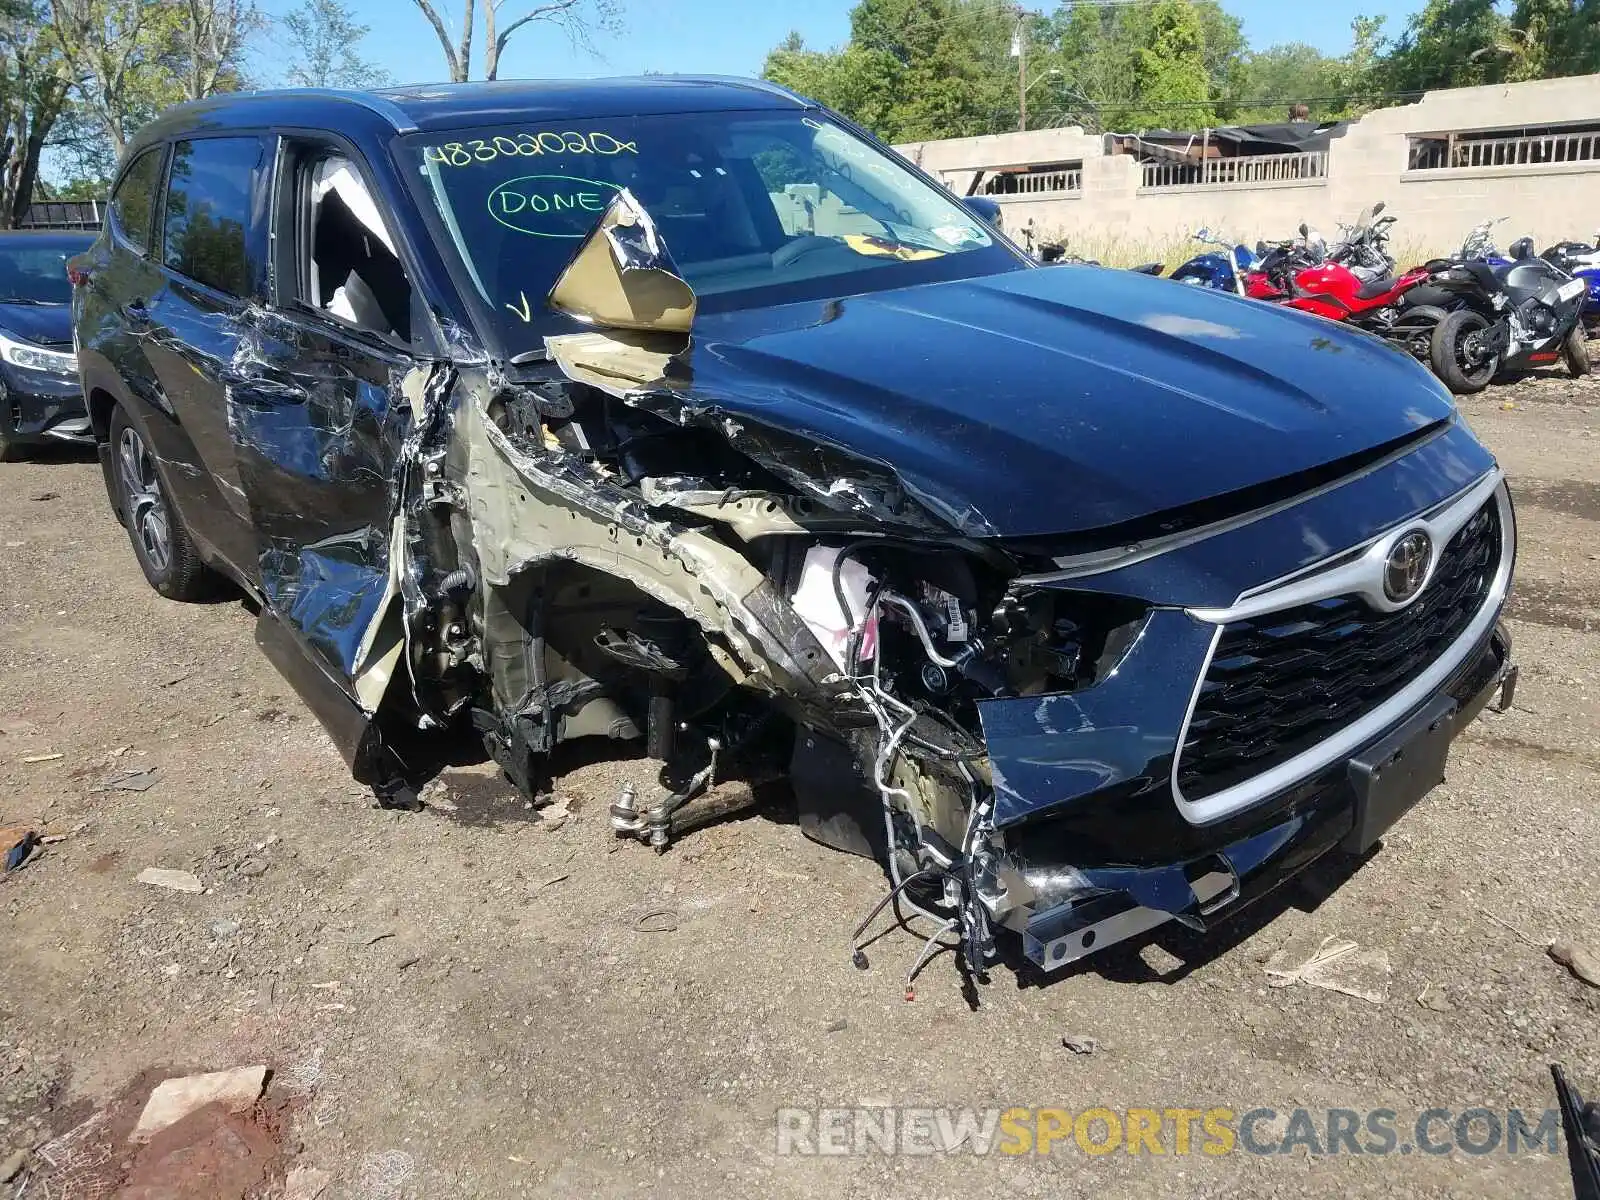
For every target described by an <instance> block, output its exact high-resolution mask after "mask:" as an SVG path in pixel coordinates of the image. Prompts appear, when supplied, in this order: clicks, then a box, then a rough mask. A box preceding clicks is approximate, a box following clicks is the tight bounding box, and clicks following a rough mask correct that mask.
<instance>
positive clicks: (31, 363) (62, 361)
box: [0, 333, 78, 375]
mask: <svg viewBox="0 0 1600 1200" xmlns="http://www.w3.org/2000/svg"><path fill="white" fill-rule="evenodd" d="M0 359H4V360H5V361H6V362H8V363H10V364H11V365H12V366H13V367H21V368H23V369H24V370H27V371H46V372H48V373H49V374H51V375H75V374H77V371H78V356H77V355H76V354H68V353H65V352H63V351H61V350H46V349H45V348H44V347H43V346H35V345H34V344H33V343H32V342H19V341H17V340H16V339H15V338H13V337H10V336H8V335H7V334H4V333H0Z"/></svg>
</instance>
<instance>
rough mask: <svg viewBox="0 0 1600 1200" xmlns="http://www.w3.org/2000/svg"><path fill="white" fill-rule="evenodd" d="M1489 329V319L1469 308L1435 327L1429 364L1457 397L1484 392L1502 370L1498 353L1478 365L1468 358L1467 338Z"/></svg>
mask: <svg viewBox="0 0 1600 1200" xmlns="http://www.w3.org/2000/svg"><path fill="white" fill-rule="evenodd" d="M1488 328H1489V320H1488V318H1487V317H1485V316H1484V315H1483V314H1482V313H1479V312H1474V311H1472V310H1471V309H1470V308H1463V309H1457V310H1456V311H1455V312H1453V313H1450V314H1448V315H1447V316H1446V317H1445V319H1444V320H1442V321H1440V322H1439V324H1438V325H1436V326H1435V327H1434V330H1433V344H1432V346H1431V347H1430V352H1429V355H1428V357H1429V360H1430V365H1431V366H1432V367H1433V373H1434V374H1435V375H1437V376H1438V377H1439V378H1440V379H1441V380H1443V381H1444V385H1445V387H1447V388H1449V389H1450V390H1451V391H1452V392H1454V393H1455V394H1456V395H1458V396H1474V395H1476V394H1477V393H1479V392H1481V391H1483V389H1484V388H1486V387H1488V386H1489V384H1490V382H1491V381H1492V380H1493V379H1494V377H1495V375H1496V373H1498V372H1499V370H1500V356H1499V355H1498V354H1496V355H1493V356H1491V357H1490V358H1488V359H1485V360H1483V361H1482V362H1479V363H1476V364H1474V363H1471V362H1468V361H1467V357H1466V353H1467V348H1468V344H1469V343H1468V339H1469V338H1471V337H1472V336H1473V335H1474V334H1481V333H1482V332H1483V331H1484V330H1486V329H1488Z"/></svg>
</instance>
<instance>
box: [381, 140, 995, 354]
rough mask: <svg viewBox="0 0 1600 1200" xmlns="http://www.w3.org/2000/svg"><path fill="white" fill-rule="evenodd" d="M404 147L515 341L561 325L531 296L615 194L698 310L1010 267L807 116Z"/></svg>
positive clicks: (896, 170) (907, 177)
mask: <svg viewBox="0 0 1600 1200" xmlns="http://www.w3.org/2000/svg"><path fill="white" fill-rule="evenodd" d="M407 146H408V148H409V153H410V154H411V155H413V156H414V157H413V162H414V164H415V168H416V170H417V172H418V175H419V177H420V179H421V181H422V186H423V188H424V190H425V192H426V193H427V196H428V197H429V202H430V203H431V204H432V205H433V206H434V207H436V208H437V210H438V212H439V214H440V217H441V218H442V220H443V222H444V225H445V228H446V229H447V230H448V231H449V236H450V239H451V240H452V241H453V242H454V243H455V246H456V249H457V251H458V252H459V254H460V256H461V258H462V259H463V261H464V262H465V263H466V266H467V269H468V271H469V272H470V273H471V275H472V277H473V282H474V284H475V285H476V286H477V288H478V291H479V292H480V293H481V294H482V295H483V297H484V299H485V300H487V301H488V303H489V305H490V307H491V308H492V309H493V310H494V312H495V314H496V318H497V320H499V321H500V322H501V325H502V331H503V333H504V334H505V338H506V341H507V344H508V345H510V346H512V347H513V348H518V347H526V346H530V345H533V344H535V343H536V342H537V341H538V335H540V334H543V333H548V332H553V331H556V330H563V329H567V328H571V327H573V326H572V323H571V322H570V321H569V320H568V319H567V318H563V317H560V316H558V315H556V314H554V313H551V312H550V311H549V310H548V309H547V308H546V305H545V296H546V294H547V293H548V292H549V290H550V288H551V287H552V286H553V285H554V283H555V281H556V277H557V276H558V275H559V274H560V273H561V270H562V268H563V267H565V266H566V265H567V263H568V262H569V261H570V260H571V258H572V256H573V255H574V253H576V251H577V249H578V247H579V246H580V245H581V244H582V242H583V239H584V238H585V237H587V236H588V234H589V233H590V231H591V230H592V229H593V228H594V227H595V224H596V222H597V221H598V220H599V218H600V215H601V213H602V212H603V211H604V210H605V208H606V206H607V205H608V204H609V203H610V201H611V199H612V197H613V196H614V195H615V194H616V193H617V192H618V191H619V190H621V189H623V188H626V189H628V190H629V191H630V192H631V193H632V195H633V196H634V198H635V199H636V200H637V201H638V202H639V203H640V204H641V205H642V206H643V207H644V209H645V211H646V212H648V213H649V214H650V215H651V217H652V218H654V221H655V224H656V227H657V229H658V230H659V231H660V234H661V237H662V239H663V240H664V241H665V243H666V246H667V249H668V250H669V252H670V253H671V255H672V257H673V259H674V260H675V262H676V264H677V267H678V270H679V271H680V272H681V274H682V276H683V278H684V279H685V280H686V281H687V282H688V283H689V285H690V286H691V287H692V288H693V289H694V291H695V293H696V295H697V296H698V297H699V300H700V304H699V308H700V311H701V312H707V311H715V310H717V309H727V308H740V307H750V306H755V305H761V304H773V303H782V302H785V301H789V300H804V299H819V298H824V297H834V296H844V295H849V294H852V293H855V292H862V291H871V290H876V289H879V288H884V287H897V286H901V285H902V284H909V283H918V282H923V281H928V280H934V279H950V278H956V277H963V276H972V275H979V274H988V273H991V272H993V271H997V270H1008V269H1013V268H1016V267H1018V266H1020V265H1021V264H1019V262H1018V261H1017V259H1016V258H1015V256H1014V255H1012V254H1011V253H1010V252H1009V251H1007V250H1005V249H1004V248H1003V247H1001V246H1000V245H999V244H998V243H997V242H996V241H995V239H994V238H992V237H991V236H990V235H989V233H988V232H986V230H985V228H984V224H983V222H982V221H981V220H980V219H979V218H978V217H977V216H976V215H975V214H973V213H971V212H969V211H968V210H967V209H966V208H964V207H963V206H962V205H961V204H959V203H958V202H957V201H956V200H955V198H954V197H952V196H950V195H949V194H948V193H946V192H944V191H942V190H941V189H939V188H937V187H932V186H930V185H929V184H927V183H926V182H924V181H923V180H922V179H920V178H918V177H917V176H916V175H914V174H913V173H912V172H910V171H908V170H907V169H906V168H905V166H904V165H903V164H901V163H900V162H899V161H898V160H896V159H895V158H894V157H892V156H890V155H886V154H884V153H883V152H882V151H880V150H878V149H877V148H875V147H873V146H872V145H870V144H868V143H866V142H864V141H862V140H861V139H859V138H857V137H856V136H855V135H853V134H851V133H849V132H847V131H846V130H844V129H842V128H840V127H839V126H837V125H834V124H832V123H831V122H829V121H827V120H826V119H824V118H822V117H821V116H820V115H818V114H814V113H809V112H801V111H787V112H770V111H764V112H713V113H692V114H675V115H670V116H651V117H625V118H610V119H606V120H603V121H602V120H596V121H584V122H578V123H576V124H575V125H574V124H573V123H572V122H570V121H569V122H567V123H566V124H564V125H563V126H561V127H559V128H557V127H551V128H540V127H538V126H528V125H518V126H505V127H501V128H493V129H475V130H454V131H450V132H449V133H444V134H436V135H428V136H423V137H416V138H411V139H408V141H407Z"/></svg>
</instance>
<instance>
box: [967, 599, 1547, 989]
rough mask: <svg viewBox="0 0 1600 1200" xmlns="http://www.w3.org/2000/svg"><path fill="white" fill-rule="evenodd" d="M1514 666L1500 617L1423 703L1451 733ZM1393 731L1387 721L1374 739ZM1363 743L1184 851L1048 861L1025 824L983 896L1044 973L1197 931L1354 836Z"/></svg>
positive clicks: (1505, 687) (1505, 684)
mask: <svg viewBox="0 0 1600 1200" xmlns="http://www.w3.org/2000/svg"><path fill="white" fill-rule="evenodd" d="M1516 675H1517V672H1516V667H1515V665H1513V663H1512V659H1511V639H1510V635H1509V634H1508V633H1507V632H1506V631H1505V629H1504V628H1503V627H1498V628H1496V629H1495V631H1494V633H1493V634H1492V635H1491V636H1490V637H1489V638H1488V639H1487V640H1486V641H1485V642H1484V644H1483V645H1482V647H1481V648H1480V649H1479V650H1478V651H1477V652H1475V653H1474V654H1472V655H1470V656H1469V657H1468V659H1467V662H1466V663H1465V664H1464V665H1463V667H1462V668H1461V669H1460V670H1459V671H1458V672H1457V673H1456V674H1455V676H1454V677H1453V678H1452V679H1451V680H1450V681H1449V682H1448V683H1447V684H1446V685H1445V686H1444V687H1443V688H1442V689H1441V690H1440V691H1439V693H1438V694H1437V695H1436V696H1435V697H1433V698H1432V699H1431V700H1430V701H1429V702H1428V704H1426V705H1424V706H1423V709H1422V710H1419V712H1421V711H1425V710H1427V709H1429V708H1432V707H1437V706H1439V704H1440V702H1445V703H1443V705H1442V707H1443V708H1445V709H1449V708H1451V707H1452V705H1453V709H1454V711H1453V715H1452V718H1451V720H1452V726H1451V728H1452V737H1453V736H1454V734H1456V733H1459V732H1460V730H1461V729H1462V728H1464V727H1465V726H1466V725H1467V724H1468V723H1469V722H1470V721H1472V720H1473V719H1474V718H1475V717H1476V716H1477V715H1478V713H1479V712H1481V711H1482V709H1483V708H1484V707H1485V706H1486V705H1488V704H1489V703H1490V702H1491V701H1498V702H1503V703H1505V704H1509V702H1510V700H1509V697H1510V693H1511V691H1512V690H1513V689H1514V687H1515V684H1516ZM1502 711H1503V710H1502ZM1411 719H1412V718H1408V719H1407V720H1408V721H1409V720H1411ZM1402 724H1405V723H1404V722H1402ZM1398 728H1399V726H1396V729H1398ZM1393 732H1394V731H1393V730H1391V731H1386V732H1385V734H1384V735H1383V736H1382V737H1379V738H1377V739H1374V742H1373V743H1372V746H1377V745H1378V744H1379V743H1382V742H1383V741H1384V740H1385V739H1386V738H1388V737H1389V736H1390V735H1391V734H1392V733H1393ZM1370 749H1371V747H1364V748H1363V749H1362V750H1361V751H1359V752H1358V753H1357V754H1356V755H1353V756H1352V758H1351V759H1350V760H1347V761H1345V762H1341V763H1339V764H1336V765H1334V766H1332V767H1329V768H1327V769H1326V770H1324V771H1323V772H1321V773H1319V775H1318V776H1316V777H1315V778H1314V779H1311V780H1306V781H1303V782H1302V783H1301V784H1298V785H1296V786H1295V787H1294V788H1292V789H1290V790H1289V791H1288V792H1286V793H1285V794H1284V795H1283V796H1280V797H1277V798H1275V799H1273V800H1269V801H1268V802H1267V803H1265V804H1263V805H1261V806H1260V809H1259V812H1260V816H1258V817H1256V818H1255V820H1254V821H1252V822H1251V827H1250V828H1249V829H1248V831H1247V832H1244V833H1242V834H1240V835H1238V836H1229V840H1227V841H1226V842H1225V843H1224V844H1221V845H1219V846H1217V847H1216V848H1215V849H1211V850H1208V851H1206V852H1204V853H1199V854H1196V855H1194V856H1193V857H1189V858H1185V859H1183V860H1181V861H1176V862H1171V863H1166V864H1161V865H1153V866H1115V865H1108V866H1081V865H1070V866H1067V865H1059V866H1047V865H1042V864H1041V862H1040V860H1039V859H1038V858H1037V857H1033V858H1030V856H1029V855H1028V849H1029V838H1028V837H1027V833H1026V830H1018V831H1016V833H1015V834H1014V835H1013V837H1012V838H1011V839H1010V851H1009V855H1008V857H1007V859H1005V860H1003V861H1002V863H1001V864H1000V865H999V867H998V869H997V870H996V871H995V873H994V876H993V878H992V880H991V886H990V887H989V888H982V887H980V888H979V891H978V894H979V898H980V899H981V900H982V901H983V902H984V904H985V906H986V907H987V908H988V909H989V914H990V916H991V917H992V918H993V919H994V920H995V922H996V923H997V924H1001V925H1004V926H1007V927H1009V928H1011V929H1013V930H1015V931H1016V932H1017V933H1019V934H1020V935H1021V940H1022V949H1023V953H1024V954H1025V955H1026V956H1027V958H1028V959H1029V960H1030V961H1032V962H1033V963H1034V964H1035V965H1037V966H1038V967H1040V968H1042V969H1044V970H1047V971H1054V970H1058V969H1059V968H1061V967H1064V966H1067V965H1068V964H1069V963H1073V962H1076V961H1078V960H1079V959H1081V958H1084V957H1086V956H1087V955H1089V954H1092V953H1095V952H1097V951H1099V950H1102V949H1104V948H1105V947H1106V946H1109V945H1112V944H1114V943H1116V942H1120V941H1124V940H1126V939H1128V938H1132V937H1135V936H1137V935H1139V934H1142V933H1145V932H1147V931H1148V930H1151V929H1154V928H1156V927H1157V926H1160V925H1163V924H1165V923H1166V922H1168V921H1177V922H1178V923H1179V924H1181V925H1184V926H1187V927H1189V928H1191V929H1194V930H1201V931H1203V930H1205V929H1206V928H1208V927H1209V926H1210V925H1212V924H1214V923H1215V922H1216V921H1217V920H1219V919H1221V918H1223V917H1226V916H1230V915H1232V914H1233V913H1235V912H1238V911H1239V910H1240V909H1242V908H1244V907H1246V906H1247V905H1249V904H1250V903H1251V902H1253V901H1255V900H1257V899H1259V898H1261V897H1262V896H1264V895H1266V894H1267V893H1268V892H1270V891H1272V890H1273V889H1274V888H1276V887H1277V886H1278V885H1279V884H1281V883H1283V882H1285V881H1286V880H1288V879H1291V878H1293V877H1294V876H1295V875H1298V874H1299V873H1300V872H1302V871H1304V870H1305V869H1306V868H1307V867H1308V866H1310V865H1311V864H1312V863H1313V862H1315V861H1316V860H1317V859H1319V858H1321V857H1322V856H1323V855H1324V854H1326V853H1328V852H1329V851H1331V850H1335V849H1338V848H1340V847H1341V845H1348V844H1349V839H1350V838H1351V837H1352V835H1353V833H1354V831H1355V826H1356V822H1357V807H1358V805H1357V794H1356V787H1355V786H1354V784H1353V782H1352V778H1351V771H1352V769H1354V766H1353V765H1354V764H1356V763H1358V762H1362V761H1365V756H1366V755H1367V754H1368V753H1369V750H1370ZM1227 828H1229V829H1230V830H1237V829H1238V826H1237V824H1236V823H1229V825H1228V826H1227Z"/></svg>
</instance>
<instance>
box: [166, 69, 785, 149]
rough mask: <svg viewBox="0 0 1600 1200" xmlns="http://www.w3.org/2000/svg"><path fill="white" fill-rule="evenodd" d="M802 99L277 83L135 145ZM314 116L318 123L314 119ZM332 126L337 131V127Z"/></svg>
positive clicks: (695, 91) (673, 88)
mask: <svg viewBox="0 0 1600 1200" xmlns="http://www.w3.org/2000/svg"><path fill="white" fill-rule="evenodd" d="M807 104H808V101H806V100H803V99H801V98H800V97H799V96H796V95H795V94H794V93H792V92H790V91H788V90H787V89H785V88H781V87H779V86H778V85H776V84H773V83H768V82H766V81H765V80H761V79H739V78H734V77H731V76H718V75H640V76H632V77H624V78H615V79H501V80H495V81H493V82H489V83H435V84H416V85H410V86H406V87H397V88H384V89H382V90H380V91H372V92H359V91H344V90H340V89H334V88H276V89H271V90H266V91H259V92H233V93H225V94H221V95H217V96H211V97H208V98H207V99H205V100H196V101H191V102H190V103H187V104H179V105H176V106H175V107H173V108H170V109H168V110H167V111H166V112H164V113H163V114H162V115H161V116H160V117H159V118H158V119H157V120H155V121H153V122H151V123H150V124H149V125H147V126H146V127H145V128H144V130H143V131H141V136H140V137H139V139H138V143H139V144H140V145H145V144H148V143H149V142H153V141H156V140H157V139H159V138H163V137H171V136H174V135H177V134H182V133H185V132H189V131H191V130H198V129H202V128H204V129H213V130H215V129H227V128H246V127H260V126H263V125H279V124H281V125H290V126H294V125H299V126H313V127H314V126H316V125H317V124H319V123H327V124H329V125H330V126H332V125H333V124H334V122H335V121H338V120H339V118H341V117H350V116H356V115H361V116H364V117H366V118H367V119H372V118H376V119H377V120H379V121H381V122H382V123H383V124H385V125H387V126H388V127H389V129H390V130H391V131H392V132H394V133H415V132H418V131H429V130H443V129H460V128H466V127H469V126H474V125H504V124H509V123H512V122H516V121H538V122H554V121H564V120H589V119H600V118H605V117H619V116H653V115H659V114H663V113H684V112H691V113H692V112H721V111H728V110H735V109H738V110H748V109H781V108H790V109H793V108H802V107H805V106H806V105H807ZM319 119H320V120H319ZM338 127H340V128H342V127H343V125H342V124H340V125H339V126H338Z"/></svg>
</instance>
